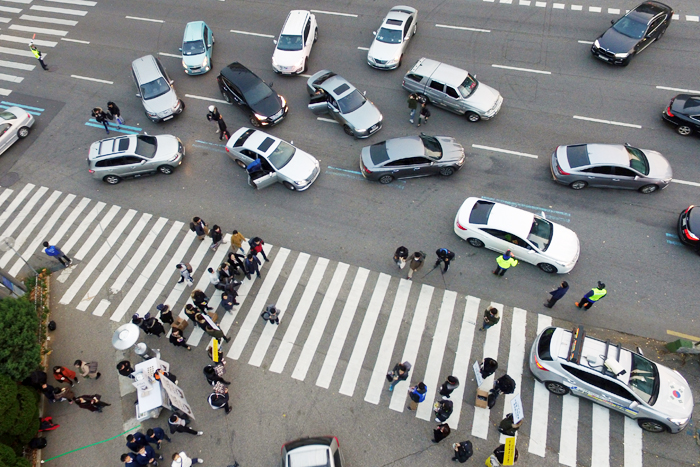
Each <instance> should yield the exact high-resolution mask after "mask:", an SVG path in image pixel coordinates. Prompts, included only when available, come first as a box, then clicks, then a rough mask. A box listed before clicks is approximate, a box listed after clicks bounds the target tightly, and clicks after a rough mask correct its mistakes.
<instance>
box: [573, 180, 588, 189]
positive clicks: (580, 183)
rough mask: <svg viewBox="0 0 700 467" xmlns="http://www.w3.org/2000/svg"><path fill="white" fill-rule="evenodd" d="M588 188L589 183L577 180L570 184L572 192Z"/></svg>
mask: <svg viewBox="0 0 700 467" xmlns="http://www.w3.org/2000/svg"><path fill="white" fill-rule="evenodd" d="M587 186H588V182H584V181H583V180H576V181H575V182H571V183H569V187H571V189H572V190H583V189H584V188H586V187H587Z"/></svg>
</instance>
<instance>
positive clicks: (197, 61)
mask: <svg viewBox="0 0 700 467" xmlns="http://www.w3.org/2000/svg"><path fill="white" fill-rule="evenodd" d="M206 57H207V54H206V52H205V53H203V54H199V55H183V56H182V61H183V62H185V65H187V66H188V67H194V66H202V62H203V61H204V59H205V58H206Z"/></svg>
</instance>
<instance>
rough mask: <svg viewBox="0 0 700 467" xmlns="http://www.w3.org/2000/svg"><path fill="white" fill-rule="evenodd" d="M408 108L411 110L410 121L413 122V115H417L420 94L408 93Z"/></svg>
mask: <svg viewBox="0 0 700 467" xmlns="http://www.w3.org/2000/svg"><path fill="white" fill-rule="evenodd" d="M408 108H409V110H410V111H411V113H410V114H409V116H408V121H409V122H411V123H413V117H415V115H416V109H417V108H418V94H416V93H415V92H412V93H411V94H409V95H408Z"/></svg>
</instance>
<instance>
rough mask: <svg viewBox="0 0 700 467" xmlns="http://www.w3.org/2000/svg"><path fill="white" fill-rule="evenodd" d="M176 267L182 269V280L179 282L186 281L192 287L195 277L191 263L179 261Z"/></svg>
mask: <svg viewBox="0 0 700 467" xmlns="http://www.w3.org/2000/svg"><path fill="white" fill-rule="evenodd" d="M175 268H176V269H177V270H178V271H180V280H179V281H177V283H178V284H181V283H183V282H184V283H186V284H187V286H188V287H192V286H193V285H194V279H193V278H192V266H191V265H190V263H179V264H176V265H175Z"/></svg>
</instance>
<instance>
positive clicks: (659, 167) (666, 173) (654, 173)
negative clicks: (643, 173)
mask: <svg viewBox="0 0 700 467" xmlns="http://www.w3.org/2000/svg"><path fill="white" fill-rule="evenodd" d="M642 151H643V152H644V154H645V155H646V156H647V160H648V161H649V175H648V177H649V178H658V179H661V180H669V179H671V178H673V170H672V169H671V164H669V163H668V160H666V158H665V157H664V156H662V155H661V153H659V152H657V151H652V150H651V149H642Z"/></svg>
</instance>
